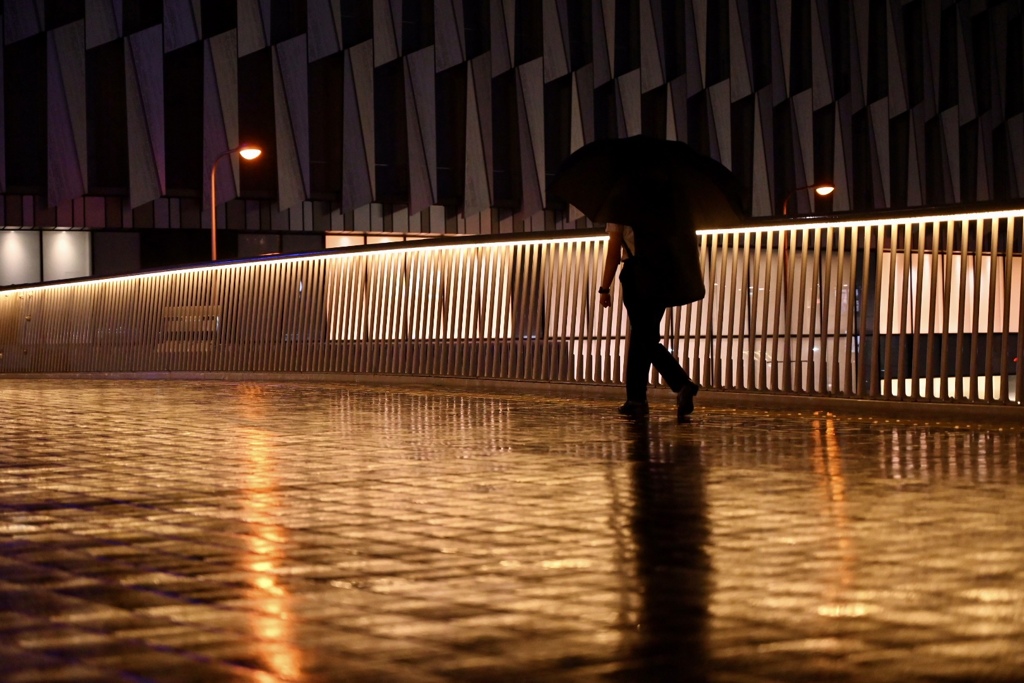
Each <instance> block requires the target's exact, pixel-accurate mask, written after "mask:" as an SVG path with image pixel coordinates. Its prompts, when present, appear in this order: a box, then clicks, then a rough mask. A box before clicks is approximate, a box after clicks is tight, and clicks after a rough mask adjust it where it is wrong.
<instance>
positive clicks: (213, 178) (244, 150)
mask: <svg viewBox="0 0 1024 683" xmlns="http://www.w3.org/2000/svg"><path fill="white" fill-rule="evenodd" d="M235 152H238V156H240V157H242V158H243V159H245V160H246V161H252V160H253V159H255V158H256V157H258V156H259V155H261V154H263V150H262V149H260V148H259V147H256V146H255V145H242V146H240V147H235V148H234V149H229V150H228V151H226V152H224V153H223V154H221V155H220V156H219V157H217V158H216V159H214V160H213V167H212V168H210V240H211V248H210V254H211V256H212V257H213V258H212V259H211V260H212V261H216V260H217V164H218V163H219V162H220V160H221V159H223V158H224V157H226V156H230V155H232V154H234V153H235Z"/></svg>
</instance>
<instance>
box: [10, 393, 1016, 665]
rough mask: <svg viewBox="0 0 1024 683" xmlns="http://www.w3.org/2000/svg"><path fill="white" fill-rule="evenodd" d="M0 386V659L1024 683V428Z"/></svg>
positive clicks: (530, 402)
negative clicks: (643, 416) (635, 415)
mask: <svg viewBox="0 0 1024 683" xmlns="http://www.w3.org/2000/svg"><path fill="white" fill-rule="evenodd" d="M614 407H615V402H614V401H611V400H605V399H595V398H585V399H580V398H565V397H562V398H557V397H555V398H549V397H538V396H534V395H512V394H499V393H481V392H474V391H466V390H459V389H453V390H450V391H449V392H445V391H444V390H442V389H437V388H410V387H405V388H395V387H390V388H388V387H366V386H356V385H344V384H337V385H333V384H323V383H276V384H275V383H258V384H237V383H216V382H210V383H202V382H170V381H159V382H143V381H134V382H106V381H66V382H57V381H48V380H40V381H26V380H0V680H3V681H11V682H29V681H76V682H77V681H107V680H113V681H221V680H224V681H235V680H238V681H275V680H283V681H357V682H360V681H399V682H402V681H509V680H516V681H591V680H593V681H691V680H713V681H736V682H738V683H739V682H743V683H756V682H759V681H822V680H828V681H892V680H900V681H917V680H920V681H1018V680H1024V447H1022V444H1024V440H1022V436H1021V433H1020V430H1019V429H1017V428H1013V427H1006V426H1004V427H1002V428H1000V427H987V428H965V427H958V426H956V425H952V424H943V423H931V424H923V423H917V424H915V423H907V422H897V421H885V420H878V419H875V420H872V419H868V418H854V417H836V416H831V415H828V414H820V415H810V414H803V415H801V414H793V413H787V414H770V413H767V412H763V411H762V412H758V411H735V410H726V409H721V408H718V409H712V408H706V407H701V406H698V410H697V412H696V413H695V415H694V416H693V419H692V421H691V422H690V423H689V424H684V425H677V424H675V423H674V421H673V420H672V419H671V418H672V415H671V410H670V406H669V405H668V404H665V405H660V406H655V409H654V411H653V413H652V416H651V418H650V420H649V421H647V422H645V423H631V422H629V421H626V420H623V419H621V418H619V417H617V416H615V415H614Z"/></svg>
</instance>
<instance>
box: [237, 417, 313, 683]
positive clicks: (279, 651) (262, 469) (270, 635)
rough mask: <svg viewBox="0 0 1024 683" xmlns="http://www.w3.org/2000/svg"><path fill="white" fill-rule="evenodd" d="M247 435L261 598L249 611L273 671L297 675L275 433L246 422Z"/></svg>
mask: <svg viewBox="0 0 1024 683" xmlns="http://www.w3.org/2000/svg"><path fill="white" fill-rule="evenodd" d="M244 401H245V398H243V402H244ZM246 412H247V413H248V412H249V411H248V410H247V411H246ZM241 436H242V439H243V441H244V444H245V453H246V456H247V463H246V464H247V468H246V471H245V474H244V476H243V480H242V511H243V519H244V520H245V521H246V522H248V523H249V524H251V525H252V531H251V532H250V533H248V534H246V537H245V540H246V547H247V549H248V551H249V555H248V558H249V559H248V561H247V562H246V563H245V568H246V570H248V571H247V573H248V574H249V579H248V582H249V584H250V586H251V587H252V590H250V591H247V592H246V596H247V597H248V598H249V599H250V600H253V601H257V602H258V603H259V604H258V606H257V608H256V609H254V610H249V611H247V614H248V615H249V620H250V623H251V624H252V631H253V635H255V636H256V642H258V643H259V644H260V649H261V654H262V656H263V661H264V663H265V665H266V666H267V668H268V669H269V670H270V673H271V674H273V676H274V677H275V679H280V678H283V679H288V680H291V679H296V678H300V677H301V674H302V666H301V659H302V652H301V650H300V649H299V648H298V647H297V646H296V644H295V634H294V630H293V625H292V624H293V615H292V596H291V594H290V593H289V592H288V590H287V588H286V587H285V586H282V585H281V584H280V583H279V582H278V572H279V569H280V567H281V562H282V560H283V558H284V552H283V550H282V547H281V544H282V543H283V542H285V541H286V540H287V531H286V529H285V528H284V527H283V526H281V525H280V524H279V519H278V513H279V511H280V508H281V501H280V496H279V494H278V491H277V484H278V475H277V471H276V469H275V467H274V465H275V461H274V458H273V453H272V449H271V446H270V438H269V437H270V433H269V432H267V431H266V430H263V429H258V428H255V427H242V428H241Z"/></svg>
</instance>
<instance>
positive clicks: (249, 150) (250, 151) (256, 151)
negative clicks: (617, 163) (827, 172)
mask: <svg viewBox="0 0 1024 683" xmlns="http://www.w3.org/2000/svg"><path fill="white" fill-rule="evenodd" d="M261 154H263V150H262V149H260V148H259V147H241V148H239V150H238V156H240V157H242V158H243V159H245V160H246V161H252V160H253V159H255V158H256V157H258V156H259V155H261ZM831 191H832V189H831V188H830V189H829V192H831Z"/></svg>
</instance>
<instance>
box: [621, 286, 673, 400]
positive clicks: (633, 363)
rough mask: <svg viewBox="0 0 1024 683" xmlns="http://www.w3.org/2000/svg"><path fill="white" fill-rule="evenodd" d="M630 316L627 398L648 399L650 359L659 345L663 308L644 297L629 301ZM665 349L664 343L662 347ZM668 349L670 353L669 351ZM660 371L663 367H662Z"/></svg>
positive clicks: (627, 309)
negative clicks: (646, 303)
mask: <svg viewBox="0 0 1024 683" xmlns="http://www.w3.org/2000/svg"><path fill="white" fill-rule="evenodd" d="M626 314H627V315H628V316H629V352H628V353H627V355H626V400H627V401H634V402H637V403H646V402H647V383H648V379H649V376H650V374H651V363H652V361H653V360H654V357H655V354H656V353H657V349H658V347H659V346H661V345H660V343H659V337H660V336H661V330H660V327H661V316H662V315H663V314H664V309H660V310H659V309H658V308H657V307H652V306H650V305H645V302H643V301H629V302H627V304H626ZM662 349H664V347H662ZM666 353H668V352H667V351H666ZM659 372H660V371H659Z"/></svg>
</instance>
